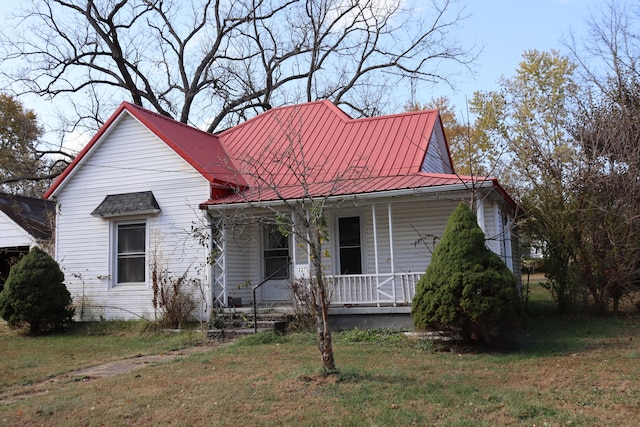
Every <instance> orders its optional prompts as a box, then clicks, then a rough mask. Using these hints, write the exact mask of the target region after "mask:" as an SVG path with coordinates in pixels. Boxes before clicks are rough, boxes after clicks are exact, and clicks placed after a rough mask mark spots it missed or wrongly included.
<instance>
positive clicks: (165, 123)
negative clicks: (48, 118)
mask: <svg viewBox="0 0 640 427" xmlns="http://www.w3.org/2000/svg"><path fill="white" fill-rule="evenodd" d="M125 111H126V112H128V113H129V114H131V115H132V116H133V117H135V118H136V119H138V120H139V121H140V122H141V123H142V124H144V125H145V126H146V127H147V128H148V129H149V130H151V131H152V132H153V133H154V134H155V135H156V136H158V137H159V138H160V139H161V140H162V141H164V142H165V143H166V144H167V145H168V146H169V147H171V149H173V150H174V151H175V152H176V153H178V154H179V155H180V156H181V157H182V158H183V159H184V160H186V161H187V162H188V163H189V164H191V165H192V166H193V167H194V168H195V169H196V170H197V171H198V172H200V173H201V174H202V175H203V176H204V177H205V178H206V179H207V180H209V182H211V183H212V184H213V185H217V186H222V187H228V188H239V187H240V188H242V187H245V186H246V182H245V180H244V178H243V177H242V175H240V174H238V172H237V171H238V168H237V167H236V166H235V165H234V164H233V160H232V158H231V156H229V154H228V153H227V152H226V151H225V149H224V146H223V145H222V144H221V143H220V141H219V140H218V137H217V136H215V135H212V134H210V133H207V132H204V131H201V130H199V129H196V128H194V127H191V126H188V125H185V124H183V123H180V122H177V121H175V120H173V119H170V118H168V117H165V116H162V115H160V114H157V113H154V112H152V111H149V110H147V109H145V108H142V107H140V106H137V105H133V104H130V103H128V102H123V103H122V104H120V106H119V107H118V109H117V110H116V111H115V112H114V113H113V114H112V115H111V117H109V119H108V120H107V121H106V123H105V124H104V125H103V126H102V127H101V128H100V130H99V131H98V132H97V133H96V134H95V135H94V137H93V138H91V140H90V141H89V143H88V144H87V145H86V146H85V147H84V148H83V150H82V151H81V152H80V153H79V154H78V155H77V156H76V158H75V159H74V160H73V162H71V164H70V165H69V166H68V167H67V168H66V169H65V170H64V172H63V173H62V174H61V175H60V176H59V177H58V179H56V181H55V182H54V183H53V184H52V185H51V187H50V188H49V189H48V190H47V192H46V193H45V194H44V198H45V199H47V198H49V197H51V196H52V195H53V194H54V193H55V191H56V190H57V189H58V187H59V186H60V185H61V184H62V183H63V182H64V180H65V179H66V178H67V176H69V174H70V173H71V172H72V171H73V170H74V169H75V168H76V167H77V166H78V164H79V163H80V162H81V161H82V160H83V159H84V157H85V156H86V155H87V153H89V151H91V149H92V148H93V147H94V146H95V145H96V143H97V142H98V141H99V140H100V138H101V137H102V136H103V135H104V134H105V133H106V132H107V130H108V129H109V128H110V127H111V125H112V124H113V123H114V122H115V121H116V120H117V119H118V118H119V117H120V116H121V114H123V113H124V112H125Z"/></svg>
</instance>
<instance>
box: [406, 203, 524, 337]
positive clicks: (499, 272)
mask: <svg viewBox="0 0 640 427" xmlns="http://www.w3.org/2000/svg"><path fill="white" fill-rule="evenodd" d="M412 315H413V321H414V326H415V328H416V329H418V330H443V331H446V332H451V333H459V334H460V335H461V336H462V338H463V339H465V340H467V341H475V342H484V343H486V344H490V345H494V346H501V345H503V344H504V343H505V340H506V339H510V337H511V334H512V332H513V331H515V329H516V328H518V327H519V326H521V325H522V321H523V320H524V318H523V317H524V316H523V312H522V306H521V300H520V296H519V292H518V287H517V280H516V277H515V276H514V275H513V273H512V272H511V271H510V270H509V269H508V268H507V266H506V264H505V263H504V262H503V261H502V260H501V259H500V257H499V256H498V255H496V254H495V253H493V252H492V251H491V250H489V249H488V248H487V247H486V245H485V236H484V233H483V232H482V230H481V229H480V227H479V226H478V224H477V220H476V215H475V214H474V213H473V212H472V211H471V209H469V207H468V206H467V205H466V204H464V203H461V204H460V205H459V206H458V207H457V208H456V209H455V210H454V211H453V213H452V214H451V216H450V217H449V220H448V222H447V226H446V228H445V232H444V235H443V236H442V239H441V240H440V242H439V243H438V245H437V246H436V248H435V249H434V252H433V255H432V258H431V264H430V265H429V267H428V268H427V270H426V272H425V274H424V275H423V276H422V278H421V279H420V281H419V282H418V285H417V288H416V295H415V297H414V299H413V307H412Z"/></svg>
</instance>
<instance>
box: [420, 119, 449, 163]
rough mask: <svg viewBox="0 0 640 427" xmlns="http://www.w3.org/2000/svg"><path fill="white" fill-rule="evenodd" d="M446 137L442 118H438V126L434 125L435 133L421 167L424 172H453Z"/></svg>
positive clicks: (432, 135) (430, 139)
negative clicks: (441, 122)
mask: <svg viewBox="0 0 640 427" xmlns="http://www.w3.org/2000/svg"><path fill="white" fill-rule="evenodd" d="M444 138H445V137H444V134H443V132H442V127H441V126H440V119H438V121H437V122H436V126H434V130H433V133H432V134H431V137H430V138H429V147H428V148H427V154H426V155H425V158H424V161H423V163H422V168H421V169H420V170H421V171H422V172H431V173H453V169H452V168H451V162H450V161H449V152H448V151H447V147H446V144H445V139H444Z"/></svg>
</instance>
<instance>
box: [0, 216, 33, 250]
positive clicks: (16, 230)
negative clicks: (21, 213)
mask: <svg viewBox="0 0 640 427" xmlns="http://www.w3.org/2000/svg"><path fill="white" fill-rule="evenodd" d="M34 243H35V241H34V239H33V238H32V237H31V236H30V235H29V233H27V232H26V231H25V230H24V228H22V227H20V226H19V225H18V224H16V223H15V222H14V221H13V220H12V219H11V218H9V217H8V216H7V215H5V214H4V213H3V212H0V248H10V247H16V246H31V245H33V244H34Z"/></svg>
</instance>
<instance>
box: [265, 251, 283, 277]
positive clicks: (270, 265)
mask: <svg viewBox="0 0 640 427" xmlns="http://www.w3.org/2000/svg"><path fill="white" fill-rule="evenodd" d="M288 262H289V257H288V256H285V257H274V258H265V260H264V273H265V277H269V276H271V275H272V274H273V273H275V272H276V271H278V270H279V269H282V270H280V271H278V273H277V274H276V275H275V276H273V277H272V279H288V278H289V269H288V268H285V266H286V265H287V263H288Z"/></svg>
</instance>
